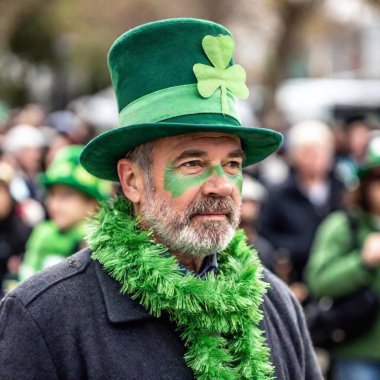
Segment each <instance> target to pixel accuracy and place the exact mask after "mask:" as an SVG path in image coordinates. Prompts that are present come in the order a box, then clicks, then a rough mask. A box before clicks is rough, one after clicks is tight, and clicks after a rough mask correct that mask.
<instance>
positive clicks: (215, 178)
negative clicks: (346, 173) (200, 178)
mask: <svg viewBox="0 0 380 380" xmlns="http://www.w3.org/2000/svg"><path fill="white" fill-rule="evenodd" d="M232 190H233V185H232V184H231V182H230V181H229V179H228V178H227V177H226V176H225V175H224V174H222V175H221V174H217V173H215V172H214V173H213V174H212V175H211V176H210V177H209V178H208V179H207V180H206V181H205V182H204V184H203V186H202V192H203V195H205V196H209V197H212V196H215V197H227V196H229V195H231V194H232Z"/></svg>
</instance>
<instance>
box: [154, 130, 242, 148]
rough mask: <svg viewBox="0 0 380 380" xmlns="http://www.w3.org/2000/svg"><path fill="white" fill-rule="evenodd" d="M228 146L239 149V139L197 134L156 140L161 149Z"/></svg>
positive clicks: (213, 134) (220, 135) (211, 133)
mask: <svg viewBox="0 0 380 380" xmlns="http://www.w3.org/2000/svg"><path fill="white" fill-rule="evenodd" d="M223 143H225V144H228V145H231V146H234V147H236V148H240V147H241V143H240V138H239V137H237V136H234V135H230V134H227V133H219V132H198V133H191V134H186V135H178V136H171V137H164V138H162V139H159V140H156V145H158V146H159V147H160V149H161V148H163V149H165V148H166V149H170V150H181V149H187V148H189V147H192V148H194V147H195V146H197V145H203V146H208V145H209V146H213V145H214V144H223Z"/></svg>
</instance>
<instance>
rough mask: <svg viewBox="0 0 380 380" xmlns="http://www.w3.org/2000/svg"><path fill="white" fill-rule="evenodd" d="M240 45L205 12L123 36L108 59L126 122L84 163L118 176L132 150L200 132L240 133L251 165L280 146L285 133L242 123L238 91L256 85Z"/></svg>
mask: <svg viewBox="0 0 380 380" xmlns="http://www.w3.org/2000/svg"><path fill="white" fill-rule="evenodd" d="M233 50H234V42H233V39H232V37H231V34H230V32H229V31H228V30H227V29H225V28H224V27H223V26H221V25H218V24H215V23H213V22H209V21H205V20H197V19H169V20H163V21H158V22H152V23H149V24H145V25H141V26H139V27H137V28H135V29H132V30H130V31H128V32H126V33H125V34H123V35H122V36H121V37H119V38H118V39H117V40H116V41H115V42H114V44H113V45H112V47H111V49H110V51H109V54H108V63H109V68H110V73H111V78H112V83H113V86H114V89H115V92H116V97H117V102H118V107H119V124H120V126H119V128H117V129H114V130H111V131H108V132H105V133H103V134H101V135H99V136H98V137H96V138H95V139H93V140H92V141H90V143H89V144H87V146H86V147H85V149H84V150H83V152H82V155H81V157H80V161H81V163H82V165H83V166H84V167H85V168H86V169H87V170H88V171H89V172H90V173H92V174H93V175H95V176H97V177H100V178H106V179H109V180H118V176H117V171H116V164H117V161H118V160H119V159H120V158H122V157H123V156H124V155H125V154H126V152H128V151H129V150H130V149H132V148H134V147H136V146H138V145H140V144H143V143H145V142H148V141H152V140H155V139H159V138H162V137H168V136H175V135H181V134H186V133H195V132H222V133H228V134H232V135H235V136H238V137H240V139H241V142H242V147H243V149H244V151H245V154H246V160H245V163H244V164H245V165H250V164H253V163H255V162H258V161H260V160H262V159H264V158H265V157H267V156H269V155H270V154H271V153H273V152H274V151H276V150H277V148H278V147H279V145H280V143H281V141H282V136H281V135H280V134H279V133H277V132H275V131H271V130H267V129H263V128H251V127H245V126H241V124H240V121H239V117H238V115H237V112H236V109H235V102H234V98H235V96H237V97H240V98H246V97H248V88H247V86H246V85H245V77H246V75H245V71H244V69H243V68H242V67H241V66H239V65H235V64H234V62H233V58H232V54H233Z"/></svg>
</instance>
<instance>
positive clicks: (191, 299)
mask: <svg viewBox="0 0 380 380" xmlns="http://www.w3.org/2000/svg"><path fill="white" fill-rule="evenodd" d="M131 215H132V212H131V207H130V205H128V204H127V203H126V201H125V200H123V199H121V198H117V199H116V200H115V202H114V203H113V204H112V205H111V204H108V205H107V204H104V205H103V206H102V208H101V210H100V212H99V214H98V215H97V216H95V217H94V218H93V220H92V221H91V222H90V226H89V227H90V229H89V237H88V240H89V246H90V247H91V249H92V250H93V254H92V258H93V259H95V260H98V261H99V262H100V263H101V264H102V266H103V267H104V268H105V270H106V271H107V272H108V273H109V274H110V275H111V276H112V277H113V278H114V279H115V280H116V281H117V282H119V283H120V285H121V292H122V293H123V294H128V295H130V296H131V297H132V298H133V299H137V300H139V302H140V303H141V305H143V306H144V307H145V308H146V309H147V310H148V311H149V312H150V313H151V314H152V315H154V316H156V317H159V316H160V315H161V314H162V312H164V311H165V312H167V313H168V314H169V316H170V319H171V320H172V321H173V322H174V323H175V324H176V325H177V327H178V331H179V332H180V336H181V339H182V340H183V342H184V344H185V346H186V348H187V349H188V351H187V353H186V354H185V357H184V358H185V361H186V364H187V365H188V366H189V367H190V368H191V369H192V371H193V373H194V375H195V377H196V378H197V379H202V380H203V379H204V380H206V379H256V380H268V379H273V366H272V364H271V362H270V359H269V358H270V355H269V349H268V347H267V346H266V344H265V339H264V337H263V333H262V331H261V330H260V329H259V327H258V324H259V322H260V320H261V319H262V318H263V316H262V312H261V310H260V305H261V303H262V301H263V293H264V292H265V289H266V287H267V284H266V283H265V282H263V281H262V280H261V277H262V267H261V265H260V263H259V261H258V259H257V255H256V253H255V252H254V251H252V249H251V248H249V247H248V246H247V245H246V243H245V240H246V238H245V235H244V233H243V232H242V231H238V232H237V233H236V235H235V237H234V239H233V240H232V242H231V243H230V245H229V246H228V248H227V249H226V250H225V251H223V252H221V253H220V255H219V257H218V266H219V272H218V275H216V276H215V275H214V274H213V273H211V274H209V275H208V276H207V277H206V278H205V279H199V278H197V277H195V276H193V275H191V274H187V275H183V273H181V271H180V270H179V268H178V265H177V262H176V260H175V258H174V257H173V256H169V257H166V256H165V255H163V254H164V253H165V252H167V248H166V247H164V246H163V245H159V244H156V243H154V242H153V241H152V234H151V232H149V231H145V230H142V229H140V228H139V225H138V221H137V220H136V219H135V218H133V217H132V216H131Z"/></svg>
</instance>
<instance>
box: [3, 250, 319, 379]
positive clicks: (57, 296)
mask: <svg viewBox="0 0 380 380" xmlns="http://www.w3.org/2000/svg"><path fill="white" fill-rule="evenodd" d="M266 279H267V281H268V282H269V283H270V284H271V289H270V290H269V291H268V293H267V294H266V296H265V300H264V304H263V310H264V314H265V319H264V321H263V326H262V327H263V328H264V330H265V333H266V337H267V341H268V344H269V347H270V349H271V355H272V362H273V363H274V365H275V367H276V376H277V379H280V380H286V379H289V380H301V379H302V380H303V379H306V380H314V379H322V377H321V375H320V371H319V368H318V366H317V364H316V360H315V355H314V353H313V350H312V347H311V344H310V340H309V337H308V334H307V331H306V327H305V322H304V319H303V316H302V312H301V310H300V307H299V306H298V304H297V303H296V302H295V301H294V299H293V298H292V297H291V295H290V294H289V291H288V290H287V288H286V286H285V285H283V284H282V283H281V282H280V281H279V280H278V279H277V278H275V277H274V276H273V275H271V274H270V273H268V272H266ZM184 353H185V348H184V346H183V344H182V342H181V340H180V338H179V336H178V334H177V333H176V331H175V326H173V325H172V324H171V323H170V321H169V320H168V318H166V317H162V318H154V317H152V316H150V315H149V314H148V313H147V311H146V310H145V309H144V308H142V307H141V306H140V305H139V304H138V303H137V302H135V301H133V300H132V299H131V298H129V297H128V296H123V295H121V294H120V293H119V285H118V284H117V283H116V282H115V281H114V280H113V279H111V278H110V277H109V276H108V275H107V274H106V273H105V272H104V271H103V269H102V267H101V266H100V264H99V263H98V262H95V261H93V260H91V259H90V251H89V250H83V251H81V252H79V253H77V254H76V255H74V256H72V257H71V258H69V259H67V260H66V261H65V262H63V263H61V264H59V265H56V266H54V267H51V268H49V269H47V270H45V271H43V272H41V273H39V274H37V275H36V276H34V277H32V278H31V279H29V280H28V281H26V282H25V283H23V284H22V285H20V286H19V287H18V288H17V289H15V290H14V291H13V292H11V293H10V294H8V296H6V297H5V298H4V299H3V301H2V302H1V304H0V379H6V380H11V379H17V380H23V379H38V380H40V379H41V380H48V379H72V380H79V379H107V380H109V379H112V380H113V379H114V380H118V379H136V380H144V379H149V380H152V379H180V380H185V379H192V378H193V375H192V372H191V371H190V370H189V368H187V367H186V365H185V363H184V360H183V355H184Z"/></svg>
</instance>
